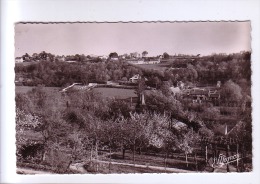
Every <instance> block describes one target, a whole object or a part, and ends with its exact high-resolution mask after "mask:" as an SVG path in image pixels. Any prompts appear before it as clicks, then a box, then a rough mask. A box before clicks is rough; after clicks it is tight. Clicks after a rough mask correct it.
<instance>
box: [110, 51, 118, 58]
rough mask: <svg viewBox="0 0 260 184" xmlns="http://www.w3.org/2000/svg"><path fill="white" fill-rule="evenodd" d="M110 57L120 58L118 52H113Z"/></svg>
mask: <svg viewBox="0 0 260 184" xmlns="http://www.w3.org/2000/svg"><path fill="white" fill-rule="evenodd" d="M109 58H118V54H117V53H116V52H111V53H110V54H109Z"/></svg>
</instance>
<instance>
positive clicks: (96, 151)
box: [96, 141, 98, 171]
mask: <svg viewBox="0 0 260 184" xmlns="http://www.w3.org/2000/svg"><path fill="white" fill-rule="evenodd" d="M96 160H97V163H96V166H97V167H96V168H97V171H98V141H96Z"/></svg>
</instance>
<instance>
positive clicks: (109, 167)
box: [108, 143, 111, 173]
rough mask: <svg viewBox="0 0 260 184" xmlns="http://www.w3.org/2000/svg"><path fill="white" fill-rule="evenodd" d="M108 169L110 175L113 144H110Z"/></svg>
mask: <svg viewBox="0 0 260 184" xmlns="http://www.w3.org/2000/svg"><path fill="white" fill-rule="evenodd" d="M108 169H109V173H110V170H111V144H110V143H109V166H108Z"/></svg>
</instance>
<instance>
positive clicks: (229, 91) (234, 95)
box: [221, 80, 243, 102]
mask: <svg viewBox="0 0 260 184" xmlns="http://www.w3.org/2000/svg"><path fill="white" fill-rule="evenodd" d="M242 97H243V96H242V90H241V87H240V86H239V85H238V84H236V83H235V82H233V81H232V80H228V81H227V82H226V83H225V84H224V85H223V87H222V89H221V98H222V100H223V101H237V102H238V101H240V100H241V99H242Z"/></svg>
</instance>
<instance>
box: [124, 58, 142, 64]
mask: <svg viewBox="0 0 260 184" xmlns="http://www.w3.org/2000/svg"><path fill="white" fill-rule="evenodd" d="M126 62H128V63H129V64H135V65H141V64H145V62H144V60H143V59H127V60H126Z"/></svg>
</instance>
